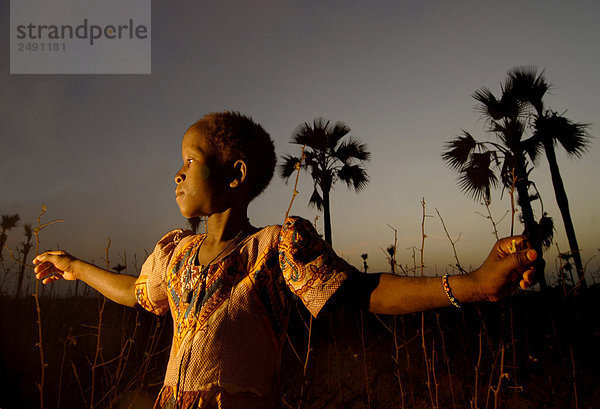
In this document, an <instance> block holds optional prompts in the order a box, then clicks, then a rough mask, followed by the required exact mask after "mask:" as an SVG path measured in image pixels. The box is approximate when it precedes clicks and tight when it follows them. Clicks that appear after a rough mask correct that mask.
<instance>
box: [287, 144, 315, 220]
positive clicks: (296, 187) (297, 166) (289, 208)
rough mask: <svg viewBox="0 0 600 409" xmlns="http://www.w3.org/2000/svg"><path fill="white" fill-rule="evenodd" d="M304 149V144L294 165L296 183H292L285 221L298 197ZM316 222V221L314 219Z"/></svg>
mask: <svg viewBox="0 0 600 409" xmlns="http://www.w3.org/2000/svg"><path fill="white" fill-rule="evenodd" d="M305 148H306V144H304V145H302V149H301V153H300V160H299V161H298V163H296V166H295V168H296V182H295V183H294V193H293V194H292V200H291V201H290V205H289V207H288V209H287V210H286V212H285V218H286V219H287V218H288V216H289V214H290V210H291V209H292V205H293V204H294V199H296V196H298V190H297V189H298V179H299V178H300V169H301V168H302V161H303V160H304V149H305ZM315 222H316V219H315Z"/></svg>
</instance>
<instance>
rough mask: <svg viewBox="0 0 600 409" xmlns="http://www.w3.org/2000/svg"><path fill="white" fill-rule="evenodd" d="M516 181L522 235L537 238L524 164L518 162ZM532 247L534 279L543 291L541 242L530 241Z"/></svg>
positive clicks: (544, 286) (544, 284)
mask: <svg viewBox="0 0 600 409" xmlns="http://www.w3.org/2000/svg"><path fill="white" fill-rule="evenodd" d="M516 173H517V178H518V179H517V181H516V182H515V188H516V189H517V195H518V200H517V203H518V204H519V207H520V208H521V213H522V215H523V224H524V225H525V231H524V232H523V234H525V235H528V236H529V237H532V238H533V237H536V238H537V237H538V230H539V228H538V223H537V222H536V221H535V216H534V215H533V209H532V207H531V199H530V198H529V186H528V185H529V180H528V178H527V172H526V168H525V164H524V163H523V162H522V161H518V164H517V169H516ZM531 244H532V247H533V249H534V250H535V251H536V252H537V253H538V258H537V260H536V261H535V270H536V278H537V280H538V282H539V283H540V288H541V289H542V290H545V289H547V288H548V284H547V282H546V275H545V273H544V269H545V267H546V261H545V260H544V258H543V257H542V255H543V249H542V243H541V240H532V243H531Z"/></svg>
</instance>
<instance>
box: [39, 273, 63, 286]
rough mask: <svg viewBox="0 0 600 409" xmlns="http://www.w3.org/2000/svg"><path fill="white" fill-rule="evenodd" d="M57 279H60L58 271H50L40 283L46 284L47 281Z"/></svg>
mask: <svg viewBox="0 0 600 409" xmlns="http://www.w3.org/2000/svg"><path fill="white" fill-rule="evenodd" d="M59 279H60V274H58V273H52V274H50V275H49V276H47V277H45V278H44V279H43V280H42V284H48V283H51V282H53V281H57V280H59Z"/></svg>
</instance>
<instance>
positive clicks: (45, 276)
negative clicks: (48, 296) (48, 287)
mask: <svg viewBox="0 0 600 409" xmlns="http://www.w3.org/2000/svg"><path fill="white" fill-rule="evenodd" d="M76 260H77V258H75V257H73V256H72V255H70V254H68V253H66V252H64V251H62V250H57V251H47V252H45V253H42V254H40V255H39V256H37V257H36V258H34V259H33V264H37V265H36V266H35V268H34V272H35V277H36V278H37V279H38V280H42V284H48V283H51V282H53V281H56V280H59V279H61V278H64V279H65V280H77V275H76V274H75V271H74V270H73V266H74V262H75V261H76ZM38 263H39V264H38Z"/></svg>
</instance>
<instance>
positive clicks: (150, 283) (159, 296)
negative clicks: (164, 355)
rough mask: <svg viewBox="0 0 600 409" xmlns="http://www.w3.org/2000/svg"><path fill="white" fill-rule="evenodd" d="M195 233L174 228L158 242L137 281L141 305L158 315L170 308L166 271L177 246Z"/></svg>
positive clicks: (137, 297)
mask: <svg viewBox="0 0 600 409" xmlns="http://www.w3.org/2000/svg"><path fill="white" fill-rule="evenodd" d="M190 234H193V233H192V232H191V231H189V230H182V229H177V230H172V231H170V232H168V233H167V234H165V235H164V236H163V238H162V239H160V240H159V242H158V243H156V246H155V247H154V251H153V252H152V253H151V254H150V255H149V256H148V258H147V259H146V261H145V262H144V264H143V265H142V270H141V272H140V276H139V277H138V278H137V280H136V281H135V298H136V299H137V302H138V304H139V305H141V306H142V307H143V308H144V309H146V310H148V311H150V312H151V313H154V314H156V315H163V314H165V313H166V312H167V311H168V310H169V299H168V296H167V283H166V273H167V267H168V266H169V262H170V260H171V256H172V254H173V251H174V250H175V247H177V244H178V243H179V241H181V239H183V238H184V237H185V236H188V235H190Z"/></svg>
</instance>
